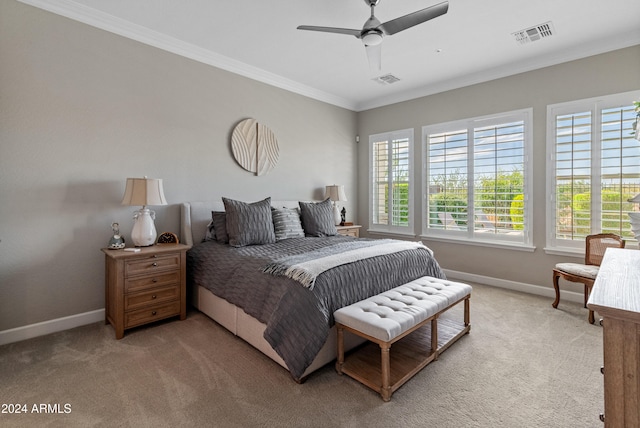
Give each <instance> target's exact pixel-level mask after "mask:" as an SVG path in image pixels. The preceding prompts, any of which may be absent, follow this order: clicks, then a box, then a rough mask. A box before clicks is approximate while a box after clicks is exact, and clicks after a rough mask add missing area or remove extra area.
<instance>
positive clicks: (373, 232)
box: [367, 229, 416, 238]
mask: <svg viewBox="0 0 640 428" xmlns="http://www.w3.org/2000/svg"><path fill="white" fill-rule="evenodd" d="M367 233H368V234H369V235H384V236H399V237H403V238H416V234H415V233H411V232H397V231H389V230H376V229H367Z"/></svg>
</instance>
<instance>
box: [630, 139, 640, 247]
mask: <svg viewBox="0 0 640 428" xmlns="http://www.w3.org/2000/svg"><path fill="white" fill-rule="evenodd" d="M636 135H638V133H636ZM629 202H631V203H632V204H640V193H638V194H637V195H635V196H634V197H633V198H631V199H629ZM628 214H629V219H630V220H631V231H632V232H633V236H635V237H636V240H637V241H638V242H640V211H629V213H628Z"/></svg>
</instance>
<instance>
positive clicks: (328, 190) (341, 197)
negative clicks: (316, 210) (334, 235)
mask: <svg viewBox="0 0 640 428" xmlns="http://www.w3.org/2000/svg"><path fill="white" fill-rule="evenodd" d="M324 197H325V198H329V199H331V201H332V202H333V219H334V221H335V224H336V226H338V225H341V224H342V216H340V210H339V209H338V204H337V202H346V200H347V196H346V195H345V194H344V186H338V185H336V184H333V185H331V186H326V187H325V193H324Z"/></svg>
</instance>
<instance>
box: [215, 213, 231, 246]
mask: <svg viewBox="0 0 640 428" xmlns="http://www.w3.org/2000/svg"><path fill="white" fill-rule="evenodd" d="M211 217H212V218H213V220H212V221H213V230H214V232H215V239H216V241H218V242H219V243H221V244H228V243H229V234H228V233H227V214H226V213H225V212H224V211H211Z"/></svg>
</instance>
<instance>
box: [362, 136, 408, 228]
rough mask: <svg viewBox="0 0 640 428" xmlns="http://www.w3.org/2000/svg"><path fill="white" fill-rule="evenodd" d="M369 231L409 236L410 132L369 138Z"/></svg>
mask: <svg viewBox="0 0 640 428" xmlns="http://www.w3.org/2000/svg"><path fill="white" fill-rule="evenodd" d="M369 146H370V147H369V153H370V162H369V163H370V166H371V167H370V171H371V176H370V200H371V204H372V206H371V208H372V209H371V216H370V219H369V224H370V229H371V230H373V231H380V232H397V233H410V234H413V222H412V213H411V209H412V205H413V204H412V199H413V198H412V196H411V192H412V191H413V190H412V172H411V164H412V162H413V129H405V130H402V131H395V132H389V133H385V134H378V135H371V136H370V137H369Z"/></svg>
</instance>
